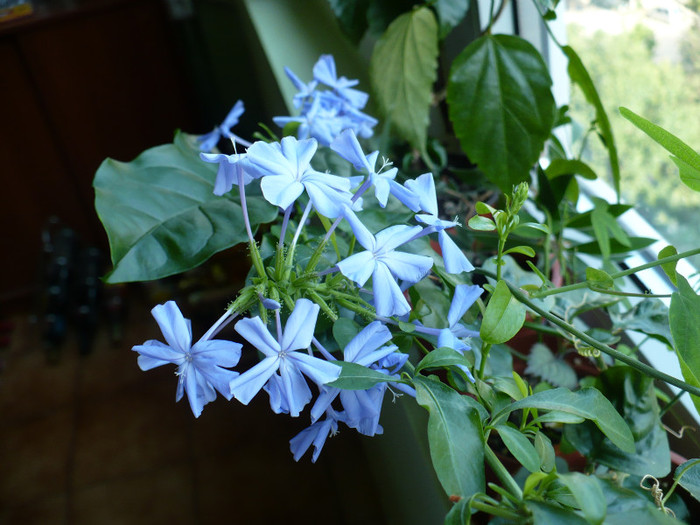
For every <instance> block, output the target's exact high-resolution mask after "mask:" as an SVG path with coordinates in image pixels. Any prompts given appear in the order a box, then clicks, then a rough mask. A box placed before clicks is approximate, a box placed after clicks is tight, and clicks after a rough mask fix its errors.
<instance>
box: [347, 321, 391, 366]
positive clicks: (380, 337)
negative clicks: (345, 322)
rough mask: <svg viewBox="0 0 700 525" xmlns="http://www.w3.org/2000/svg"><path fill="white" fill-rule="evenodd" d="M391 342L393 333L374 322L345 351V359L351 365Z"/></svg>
mask: <svg viewBox="0 0 700 525" xmlns="http://www.w3.org/2000/svg"><path fill="white" fill-rule="evenodd" d="M389 341H391V332H390V331H389V329H388V328H387V327H386V326H385V325H384V324H382V323H381V321H373V322H371V323H370V324H368V325H367V326H365V327H364V328H363V329H362V330H361V331H360V332H359V333H358V334H357V335H356V336H355V337H353V338H352V340H351V341H350V342H349V343H348V344H347V346H346V347H345V348H344V349H343V359H344V360H345V361H349V362H351V363H355V362H357V361H356V360H357V359H359V358H362V357H364V356H365V355H367V354H368V353H370V352H372V351H374V350H376V349H377V348H379V347H380V346H382V345H384V344H386V343H388V342H389Z"/></svg>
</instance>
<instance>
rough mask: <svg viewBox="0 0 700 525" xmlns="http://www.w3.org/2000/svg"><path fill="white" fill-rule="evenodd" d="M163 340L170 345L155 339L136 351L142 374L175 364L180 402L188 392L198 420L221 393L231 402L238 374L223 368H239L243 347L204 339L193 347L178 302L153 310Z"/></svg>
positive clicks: (161, 305) (189, 328)
mask: <svg viewBox="0 0 700 525" xmlns="http://www.w3.org/2000/svg"><path fill="white" fill-rule="evenodd" d="M151 313H152V314H153V317H154V318H155V320H156V322H157V323H158V326H159V327H160V330H161V332H162V333H163V337H164V338H165V340H166V342H167V343H168V344H164V343H162V342H160V341H156V340H154V339H151V340H149V341H146V342H145V343H144V344H142V345H136V346H134V347H133V348H132V350H134V351H135V352H138V353H139V354H140V355H139V358H138V364H139V367H140V368H141V370H150V369H152V368H155V367H158V366H161V365H165V364H168V363H173V364H175V365H177V366H178V369H177V375H178V376H179V381H178V384H177V393H176V397H175V400H176V401H180V399H182V396H183V394H184V392H187V398H188V399H189V402H190V407H191V408H192V413H194V415H195V417H199V415H200V414H201V413H202V408H203V407H204V405H206V404H207V403H209V402H210V401H214V399H216V392H215V391H214V389H216V390H218V391H219V392H220V393H221V395H222V396H224V397H225V398H226V399H231V392H230V389H229V382H230V381H231V379H233V378H234V377H236V376H237V375H238V372H234V371H232V370H226V369H225V368H222V367H232V366H236V365H237V364H238V360H239V359H240V357H241V345H240V344H239V343H234V342H232V341H225V340H222V339H200V340H199V341H197V342H196V343H195V344H194V345H193V344H192V325H191V323H190V320H189V319H185V318H184V317H183V315H182V313H181V312H180V309H179V308H178V307H177V304H175V302H174V301H168V302H167V303H165V304H160V305H158V306H156V307H154V308H153V310H151Z"/></svg>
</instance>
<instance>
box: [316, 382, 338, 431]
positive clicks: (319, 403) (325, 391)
mask: <svg viewBox="0 0 700 525" xmlns="http://www.w3.org/2000/svg"><path fill="white" fill-rule="evenodd" d="M338 394H340V388H334V387H329V386H324V387H321V393H320V394H319V395H318V397H317V398H316V402H315V403H314V406H313V407H311V422H312V423H315V422H316V421H317V420H318V418H320V417H321V416H322V415H323V413H324V412H325V411H326V409H328V407H329V406H331V403H333V401H334V400H335V398H336V397H338Z"/></svg>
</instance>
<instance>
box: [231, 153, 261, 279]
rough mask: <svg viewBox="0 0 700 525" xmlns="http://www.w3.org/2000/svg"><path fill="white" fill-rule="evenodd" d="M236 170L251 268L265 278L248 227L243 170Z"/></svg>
mask: <svg viewBox="0 0 700 525" xmlns="http://www.w3.org/2000/svg"><path fill="white" fill-rule="evenodd" d="M236 168H237V170H238V194H239V195H240V197H241V210H242V211H243V222H244V223H245V230H246V233H247V234H248V245H249V246H250V257H251V259H252V260H253V266H255V271H257V272H258V275H259V276H260V277H265V266H264V265H263V262H262V257H261V256H260V252H259V251H258V245H257V244H256V243H255V238H254V237H253V230H252V229H251V227H250V218H249V217H248V204H247V203H246V198H245V182H244V181H243V169H242V168H241V167H240V165H238V164H237V165H236Z"/></svg>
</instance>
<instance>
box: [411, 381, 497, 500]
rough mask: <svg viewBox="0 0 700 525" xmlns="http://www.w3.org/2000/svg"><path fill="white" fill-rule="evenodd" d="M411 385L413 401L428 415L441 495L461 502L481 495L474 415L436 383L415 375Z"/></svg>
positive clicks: (479, 439) (480, 450) (480, 448)
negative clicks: (414, 396) (413, 394)
mask: <svg viewBox="0 0 700 525" xmlns="http://www.w3.org/2000/svg"><path fill="white" fill-rule="evenodd" d="M414 385H415V387H416V401H417V402H418V404H419V405H420V406H422V407H423V408H425V409H426V410H427V411H428V413H429V414H430V416H429V419H428V440H429V443H430V457H431V458H432V461H433V467H434V468H435V472H436V474H437V476H438V479H439V480H440V483H441V484H442V487H443V488H444V489H445V492H446V493H447V494H448V495H449V496H452V495H455V496H460V497H462V498H464V499H468V498H470V497H471V496H472V495H473V494H476V493H477V492H483V491H484V484H485V474H484V435H483V429H482V427H481V421H480V420H479V414H478V412H477V411H476V410H475V409H473V408H472V407H471V406H470V405H469V404H468V403H467V402H465V400H464V396H462V395H461V394H459V393H458V392H456V391H455V390H453V389H451V388H450V387H448V386H446V385H445V384H443V383H441V382H440V381H434V380H432V379H429V378H426V377H423V376H416V377H415V378H414Z"/></svg>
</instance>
